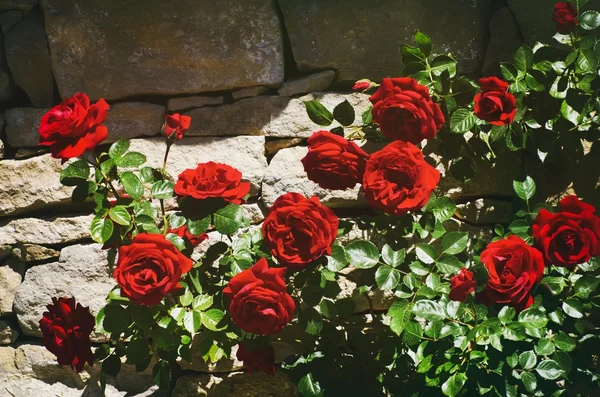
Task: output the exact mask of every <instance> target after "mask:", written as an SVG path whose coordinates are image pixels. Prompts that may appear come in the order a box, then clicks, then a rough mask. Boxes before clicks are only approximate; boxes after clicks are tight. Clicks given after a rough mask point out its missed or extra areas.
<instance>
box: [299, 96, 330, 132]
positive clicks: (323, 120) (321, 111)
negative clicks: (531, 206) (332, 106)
mask: <svg viewBox="0 0 600 397" xmlns="http://www.w3.org/2000/svg"><path fill="white" fill-rule="evenodd" d="M304 106H305V107H306V112H307V113H308V117H309V118H310V119H311V120H312V121H313V123H315V124H318V125H321V126H328V125H331V123H332V122H333V115H332V114H331V112H330V111H329V110H327V108H326V107H325V106H323V105H321V103H320V102H319V101H315V100H311V101H304Z"/></svg>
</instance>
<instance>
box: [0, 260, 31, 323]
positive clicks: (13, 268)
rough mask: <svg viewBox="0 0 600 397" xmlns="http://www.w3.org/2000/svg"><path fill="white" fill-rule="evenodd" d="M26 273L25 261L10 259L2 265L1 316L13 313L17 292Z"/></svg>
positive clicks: (0, 284) (0, 281)
mask: <svg viewBox="0 0 600 397" xmlns="http://www.w3.org/2000/svg"><path fill="white" fill-rule="evenodd" d="M24 274H25V264H24V263H23V262H19V261H16V260H8V261H7V262H6V263H5V264H3V265H1V266H0V316H4V315H6V314H12V313H13V303H14V299H15V294H16V292H17V289H18V288H19V285H21V281H23V275H24Z"/></svg>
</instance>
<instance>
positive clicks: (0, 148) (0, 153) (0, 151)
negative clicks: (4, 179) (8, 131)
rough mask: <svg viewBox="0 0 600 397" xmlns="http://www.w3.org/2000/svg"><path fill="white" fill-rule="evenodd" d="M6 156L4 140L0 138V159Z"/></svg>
mask: <svg viewBox="0 0 600 397" xmlns="http://www.w3.org/2000/svg"><path fill="white" fill-rule="evenodd" d="M3 158H4V142H3V141H2V140H1V139H0V160H1V159H3Z"/></svg>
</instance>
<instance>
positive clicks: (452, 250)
mask: <svg viewBox="0 0 600 397" xmlns="http://www.w3.org/2000/svg"><path fill="white" fill-rule="evenodd" d="M468 243H469V234H468V233H467V232H450V233H447V234H446V235H445V236H444V238H443V239H442V250H443V251H444V252H445V253H446V254H448V255H456V254H460V253H461V252H463V251H464V250H465V249H466V248H467V244H468Z"/></svg>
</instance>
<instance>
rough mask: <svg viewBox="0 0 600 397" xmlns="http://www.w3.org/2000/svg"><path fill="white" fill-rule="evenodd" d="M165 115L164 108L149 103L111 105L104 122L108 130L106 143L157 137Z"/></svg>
mask: <svg viewBox="0 0 600 397" xmlns="http://www.w3.org/2000/svg"><path fill="white" fill-rule="evenodd" d="M165 114H166V110H165V107H164V106H160V105H154V104H151V103H144V102H126V103H118V104H115V105H111V107H110V110H109V111H108V115H107V116H106V121H105V122H104V125H105V126H106V128H108V139H107V140H106V142H114V141H118V140H119V139H121V138H125V139H131V138H134V137H138V136H153V135H157V134H159V133H160V130H161V128H162V125H163V123H164V122H165Z"/></svg>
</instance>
